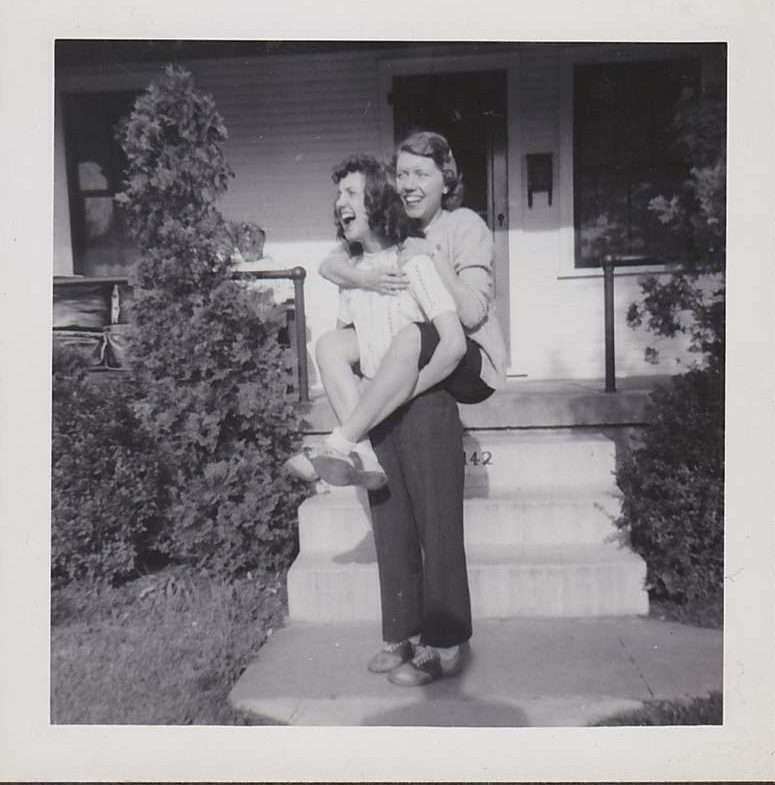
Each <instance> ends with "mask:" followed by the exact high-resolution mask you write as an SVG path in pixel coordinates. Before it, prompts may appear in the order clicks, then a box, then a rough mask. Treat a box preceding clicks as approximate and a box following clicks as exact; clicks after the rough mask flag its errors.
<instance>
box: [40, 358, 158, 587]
mask: <svg viewBox="0 0 775 785" xmlns="http://www.w3.org/2000/svg"><path fill="white" fill-rule="evenodd" d="M137 397H138V390H137V388H136V386H135V385H134V384H132V382H131V380H128V379H125V378H123V376H122V377H119V378H118V379H117V378H116V377H115V376H112V375H110V374H108V375H103V377H102V378H101V379H100V380H99V382H98V381H97V380H95V379H94V378H91V379H90V378H89V374H88V372H87V370H86V366H85V364H84V362H83V359H82V358H80V357H79V356H78V353H77V352H76V351H74V350H72V349H69V348H67V347H62V348H59V347H55V350H54V374H53V411H52V426H53V427H52V526H51V533H52V539H51V563H52V581H53V583H54V585H55V586H58V585H62V584H64V583H67V582H69V581H72V580H77V579H88V580H101V581H110V582H116V581H119V580H121V579H123V578H126V576H128V575H130V574H131V573H132V572H134V571H135V569H136V568H137V567H138V564H139V563H140V561H141V560H142V559H143V556H144V553H145V551H146V549H147V548H148V547H150V543H151V541H152V539H153V536H154V532H155V530H156V529H157V527H158V522H159V519H160V515H161V510H162V508H163V503H164V500H163V485H164V473H163V469H162V466H161V463H160V462H159V460H158V459H157V456H156V452H155V447H154V445H153V442H152V440H151V439H150V438H149V437H148V436H147V435H146V434H145V433H144V432H143V430H142V429H141V428H140V427H139V423H138V421H137V418H136V417H135V415H134V413H133V411H132V408H131V407H132V403H133V401H135V400H136V399H137Z"/></svg>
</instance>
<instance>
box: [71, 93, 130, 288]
mask: <svg viewBox="0 0 775 785" xmlns="http://www.w3.org/2000/svg"><path fill="white" fill-rule="evenodd" d="M134 98H135V93H126V92H121V93H87V94H80V95H68V96H65V98H64V112H65V114H64V119H65V148H66V153H67V175H68V185H69V194H70V226H71V231H72V238H73V263H74V264H73V266H74V272H76V273H79V274H81V275H123V274H125V273H126V272H127V271H128V268H129V266H130V265H131V264H132V263H133V262H134V261H135V259H136V258H137V252H136V250H135V247H134V244H133V242H132V240H131V239H130V237H129V233H128V231H127V229H126V225H125V221H124V217H123V214H122V213H121V210H120V209H118V207H117V205H116V204H115V202H114V201H113V196H114V195H115V194H116V193H117V192H118V191H119V190H121V187H122V186H121V181H122V178H123V173H124V169H125V167H126V158H125V156H124V153H123V151H122V149H121V146H120V145H119V143H118V142H117V140H116V138H115V134H116V126H117V123H118V122H119V121H120V119H121V118H122V117H124V116H126V115H128V114H129V112H130V110H131V106H132V103H133V101H134Z"/></svg>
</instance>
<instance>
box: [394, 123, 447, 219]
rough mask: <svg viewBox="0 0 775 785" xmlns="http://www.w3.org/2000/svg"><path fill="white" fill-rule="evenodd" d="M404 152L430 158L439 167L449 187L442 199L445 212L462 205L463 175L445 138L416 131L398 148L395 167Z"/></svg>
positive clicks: (430, 132)
mask: <svg viewBox="0 0 775 785" xmlns="http://www.w3.org/2000/svg"><path fill="white" fill-rule="evenodd" d="M402 152H406V153H412V154H414V155H422V156H424V157H425V158H430V159H432V160H433V162H434V163H435V164H436V166H438V168H439V170H440V171H441V174H442V176H443V177H444V185H446V186H447V193H446V194H444V196H442V198H441V205H442V207H444V209H445V210H454V209H455V208H456V207H459V206H460V205H461V204H462V202H463V175H462V174H461V173H460V171H459V170H458V168H457V161H455V156H454V155H453V154H452V148H451V147H450V146H449V142H448V141H447V139H446V137H445V136H442V135H441V134H437V133H436V132H435V131H415V132H413V133H411V134H409V136H407V137H406V138H405V139H404V140H403V141H401V142H399V144H398V147H397V148H396V156H395V157H394V158H393V162H394V165H395V159H396V158H397V157H398V154H399V153H402Z"/></svg>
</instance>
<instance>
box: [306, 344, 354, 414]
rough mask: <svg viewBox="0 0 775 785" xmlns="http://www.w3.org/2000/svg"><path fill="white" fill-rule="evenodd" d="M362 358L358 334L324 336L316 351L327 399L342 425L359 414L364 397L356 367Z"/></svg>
mask: <svg viewBox="0 0 775 785" xmlns="http://www.w3.org/2000/svg"><path fill="white" fill-rule="evenodd" d="M359 356H360V353H359V349H358V339H357V337H356V335H355V330H350V329H346V330H330V331H329V332H326V333H323V335H321V336H320V339H319V340H318V343H317V346H316V348H315V359H316V360H317V362H318V368H319V369H320V378H321V380H322V382H323V387H324V388H325V390H326V395H327V396H328V400H329V401H330V403H331V406H332V408H333V410H334V413H335V414H336V416H337V417H338V419H339V422H344V420H346V419H347V418H348V417H349V416H350V415H351V414H352V413H353V411H355V408H356V406H357V405H358V401H359V400H360V397H361V387H360V380H359V378H358V377H357V376H356V375H355V373H354V371H353V368H352V367H353V365H354V364H355V363H356V362H358V358H359Z"/></svg>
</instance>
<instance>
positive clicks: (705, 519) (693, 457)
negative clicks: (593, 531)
mask: <svg viewBox="0 0 775 785" xmlns="http://www.w3.org/2000/svg"><path fill="white" fill-rule="evenodd" d="M647 418H648V422H649V426H648V427H647V428H645V429H643V431H642V432H641V434H640V435H639V436H638V437H637V438H636V443H635V445H634V447H633V449H632V450H631V451H630V452H629V454H628V455H627V456H625V458H624V459H623V461H622V462H621V464H620V466H619V468H618V469H617V482H618V484H619V487H620V488H621V490H622V492H623V502H622V513H621V516H620V518H619V519H618V521H617V526H618V527H619V528H620V529H623V530H625V531H626V532H627V533H628V535H629V539H630V542H631V544H632V547H633V548H634V550H635V551H637V552H638V553H640V554H641V555H642V556H643V557H644V559H645V560H646V563H647V565H648V567H647V569H648V577H647V581H648V585H649V589H650V591H651V594H652V597H653V598H654V599H659V600H665V601H668V602H671V603H675V604H678V605H684V604H692V605H699V606H703V605H707V604H712V603H714V602H716V603H719V604H720V600H721V595H722V588H723V571H724V385H723V375H722V374H721V373H718V372H715V373H714V372H711V371H708V370H694V371H689V372H688V373H686V374H682V375H680V376H677V377H674V378H673V379H672V380H671V383H670V384H669V385H665V386H661V387H658V388H657V389H656V390H655V391H654V392H653V393H652V397H651V402H650V404H649V408H648V410H647Z"/></svg>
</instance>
